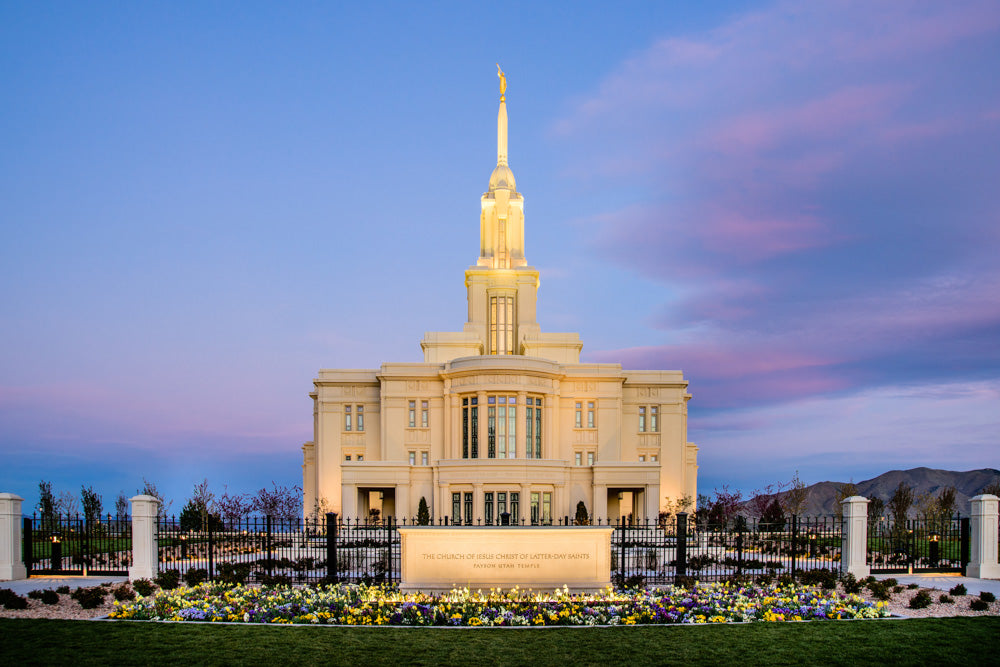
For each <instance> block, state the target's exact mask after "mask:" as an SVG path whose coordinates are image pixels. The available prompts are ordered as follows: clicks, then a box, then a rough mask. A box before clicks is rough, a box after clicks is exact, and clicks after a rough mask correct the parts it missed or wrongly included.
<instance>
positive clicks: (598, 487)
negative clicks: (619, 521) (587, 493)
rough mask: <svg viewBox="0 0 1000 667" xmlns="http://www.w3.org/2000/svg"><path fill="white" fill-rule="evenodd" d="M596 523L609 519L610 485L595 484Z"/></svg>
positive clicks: (594, 506) (594, 510)
mask: <svg viewBox="0 0 1000 667" xmlns="http://www.w3.org/2000/svg"><path fill="white" fill-rule="evenodd" d="M593 508H594V509H593V513H594V524H595V525H597V522H598V521H600V522H601V524H602V525H603V523H604V522H605V521H607V520H608V487H607V486H605V485H603V484H594V505H593Z"/></svg>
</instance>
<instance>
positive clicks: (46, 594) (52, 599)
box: [42, 588, 59, 604]
mask: <svg viewBox="0 0 1000 667" xmlns="http://www.w3.org/2000/svg"><path fill="white" fill-rule="evenodd" d="M42 604H59V594H58V593H56V592H55V591H54V590H52V589H49V588H46V589H45V590H44V591H42Z"/></svg>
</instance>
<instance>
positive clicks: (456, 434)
mask: <svg viewBox="0 0 1000 667" xmlns="http://www.w3.org/2000/svg"><path fill="white" fill-rule="evenodd" d="M449 400H450V401H451V412H449V413H448V415H449V418H448V429H449V430H450V431H451V438H450V442H451V445H450V447H448V448H447V449H446V450H445V451H446V452H447V453H446V454H445V455H444V456H443V457H442V458H446V459H460V458H462V399H461V398H460V397H459V396H458V395H456V394H451V395H450V396H449Z"/></svg>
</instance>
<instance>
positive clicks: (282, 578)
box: [258, 574, 292, 586]
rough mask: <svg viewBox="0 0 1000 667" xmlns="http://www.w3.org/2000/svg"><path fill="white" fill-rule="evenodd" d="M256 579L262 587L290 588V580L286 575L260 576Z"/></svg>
mask: <svg viewBox="0 0 1000 667" xmlns="http://www.w3.org/2000/svg"><path fill="white" fill-rule="evenodd" d="M258 579H260V583H261V584H263V585H264V586H291V585H292V578H291V577H289V576H288V575H286V574H273V575H271V574H261V575H260V576H259V577H258Z"/></svg>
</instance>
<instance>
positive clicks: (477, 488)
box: [472, 482, 485, 526]
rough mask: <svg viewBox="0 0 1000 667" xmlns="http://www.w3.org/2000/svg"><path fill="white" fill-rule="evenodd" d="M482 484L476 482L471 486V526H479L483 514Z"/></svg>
mask: <svg viewBox="0 0 1000 667" xmlns="http://www.w3.org/2000/svg"><path fill="white" fill-rule="evenodd" d="M484 505H485V503H484V502H483V483H482V482H476V483H474V484H473V485H472V525H473V526H478V525H481V523H482V519H483V518H484V517H483V514H484V513H485V512H484V511H483V506H484Z"/></svg>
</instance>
